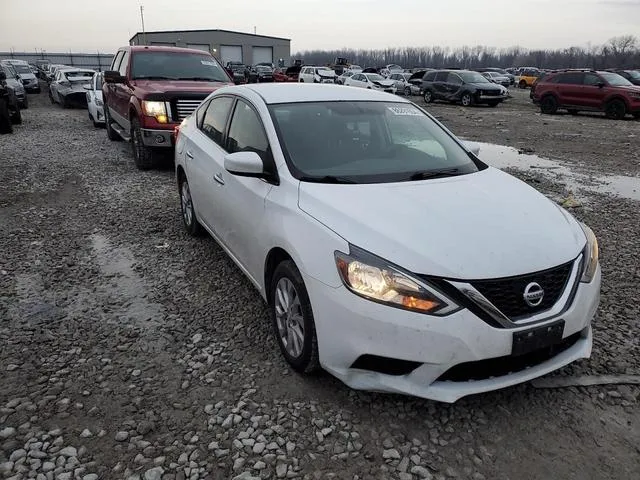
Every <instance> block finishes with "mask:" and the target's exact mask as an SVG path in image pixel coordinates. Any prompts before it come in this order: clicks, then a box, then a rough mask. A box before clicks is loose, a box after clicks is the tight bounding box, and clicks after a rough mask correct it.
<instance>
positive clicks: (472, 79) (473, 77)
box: [456, 72, 490, 83]
mask: <svg viewBox="0 0 640 480" xmlns="http://www.w3.org/2000/svg"><path fill="white" fill-rule="evenodd" d="M456 73H457V74H458V75H460V76H461V77H462V80H464V81H465V82H467V83H490V82H489V80H487V79H486V78H485V77H483V76H482V75H480V74H479V73H478V72H456Z"/></svg>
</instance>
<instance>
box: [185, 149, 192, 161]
mask: <svg viewBox="0 0 640 480" xmlns="http://www.w3.org/2000/svg"><path fill="white" fill-rule="evenodd" d="M186 155H187V157H189V158H190V159H191V160H193V153H191V151H190V150H187V152H186Z"/></svg>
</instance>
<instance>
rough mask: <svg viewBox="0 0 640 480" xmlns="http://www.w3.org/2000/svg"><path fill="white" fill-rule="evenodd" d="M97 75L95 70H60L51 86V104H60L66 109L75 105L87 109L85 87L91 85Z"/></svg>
mask: <svg viewBox="0 0 640 480" xmlns="http://www.w3.org/2000/svg"><path fill="white" fill-rule="evenodd" d="M95 73H96V72H95V71H93V70H87V69H82V68H67V69H58V71H57V72H56V76H55V78H54V79H53V81H52V82H51V84H50V85H49V99H50V100H51V103H59V104H60V105H62V106H63V107H64V108H69V107H71V106H74V105H78V106H83V107H86V106H87V91H86V90H85V85H91V79H92V78H93V75H94V74H95Z"/></svg>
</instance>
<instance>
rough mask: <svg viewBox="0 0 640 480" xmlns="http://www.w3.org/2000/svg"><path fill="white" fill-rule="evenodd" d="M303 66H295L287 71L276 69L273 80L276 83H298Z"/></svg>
mask: <svg viewBox="0 0 640 480" xmlns="http://www.w3.org/2000/svg"><path fill="white" fill-rule="evenodd" d="M301 69H302V66H300V65H293V66H291V67H288V68H287V69H286V70H282V69H276V70H274V72H273V80H274V81H276V82H297V81H298V76H299V75H300V70H301Z"/></svg>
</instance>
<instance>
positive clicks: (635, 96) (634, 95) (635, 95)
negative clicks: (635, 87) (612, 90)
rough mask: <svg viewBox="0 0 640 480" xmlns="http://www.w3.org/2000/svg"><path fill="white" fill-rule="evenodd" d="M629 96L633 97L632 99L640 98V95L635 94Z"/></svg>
mask: <svg viewBox="0 0 640 480" xmlns="http://www.w3.org/2000/svg"><path fill="white" fill-rule="evenodd" d="M629 96H630V97H632V98H640V93H633V92H632V93H630V94H629Z"/></svg>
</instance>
